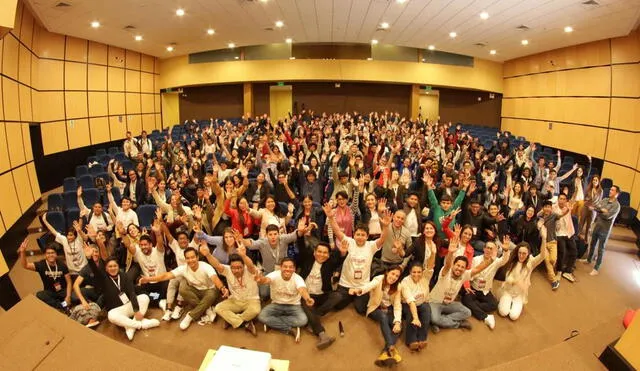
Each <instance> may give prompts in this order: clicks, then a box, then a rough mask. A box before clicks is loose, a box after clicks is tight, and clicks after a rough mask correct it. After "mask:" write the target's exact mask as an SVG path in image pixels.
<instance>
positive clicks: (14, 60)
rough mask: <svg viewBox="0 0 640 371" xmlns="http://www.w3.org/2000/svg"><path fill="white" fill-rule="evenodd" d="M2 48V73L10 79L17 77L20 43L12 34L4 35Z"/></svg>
mask: <svg viewBox="0 0 640 371" xmlns="http://www.w3.org/2000/svg"><path fill="white" fill-rule="evenodd" d="M3 44H4V45H3V48H2V73H3V74H5V75H6V76H9V77H11V78H12V79H15V80H17V79H18V58H19V55H20V47H19V46H20V43H19V42H18V40H16V39H15V37H14V36H13V35H7V36H6V37H4V43H3Z"/></svg>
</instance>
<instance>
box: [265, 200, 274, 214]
mask: <svg viewBox="0 0 640 371" xmlns="http://www.w3.org/2000/svg"><path fill="white" fill-rule="evenodd" d="M264 207H265V208H266V209H267V210H269V211H271V212H272V213H273V211H274V210H275V209H276V201H275V200H274V199H273V198H271V197H268V198H267V200H266V201H265V203H264Z"/></svg>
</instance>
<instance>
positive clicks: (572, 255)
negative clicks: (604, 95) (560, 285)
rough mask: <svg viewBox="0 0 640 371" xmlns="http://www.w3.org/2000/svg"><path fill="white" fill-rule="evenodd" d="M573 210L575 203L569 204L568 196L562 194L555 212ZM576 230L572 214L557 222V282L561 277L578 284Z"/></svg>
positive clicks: (555, 206) (561, 212)
mask: <svg viewBox="0 0 640 371" xmlns="http://www.w3.org/2000/svg"><path fill="white" fill-rule="evenodd" d="M567 207H568V208H569V210H573V203H570V202H568V200H567V195H566V194H564V193H560V194H559V195H558V202H557V203H556V204H554V205H553V212H554V213H556V214H559V215H562V214H563V211H564V210H565V208H567ZM574 234H575V228H574V227H573V220H572V219H571V213H566V214H564V216H562V217H561V218H560V219H558V221H557V222H556V243H557V244H558V260H557V261H556V271H557V272H558V273H557V274H556V281H558V282H559V281H560V277H559V276H560V275H562V277H564V278H565V279H566V280H568V281H569V282H572V283H573V282H576V278H575V276H574V275H573V268H574V266H575V265H576V259H577V258H578V248H577V246H576V242H575V241H574V240H573V238H572V237H573V235H574Z"/></svg>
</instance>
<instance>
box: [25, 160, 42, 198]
mask: <svg viewBox="0 0 640 371" xmlns="http://www.w3.org/2000/svg"><path fill="white" fill-rule="evenodd" d="M27 171H28V173H29V181H30V182H31V192H32V193H33V199H34V200H37V199H38V198H40V196H41V194H40V183H39V182H38V175H37V174H36V166H35V164H34V163H33V162H30V163H28V164H27Z"/></svg>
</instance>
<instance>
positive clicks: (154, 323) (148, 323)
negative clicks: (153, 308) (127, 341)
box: [140, 318, 160, 330]
mask: <svg viewBox="0 0 640 371" xmlns="http://www.w3.org/2000/svg"><path fill="white" fill-rule="evenodd" d="M140 322H142V325H141V327H140V328H142V329H143V330H148V329H150V328H154V327H158V326H160V321H158V320H157V319H155V318H151V319H147V318H143V319H142V321H140Z"/></svg>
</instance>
